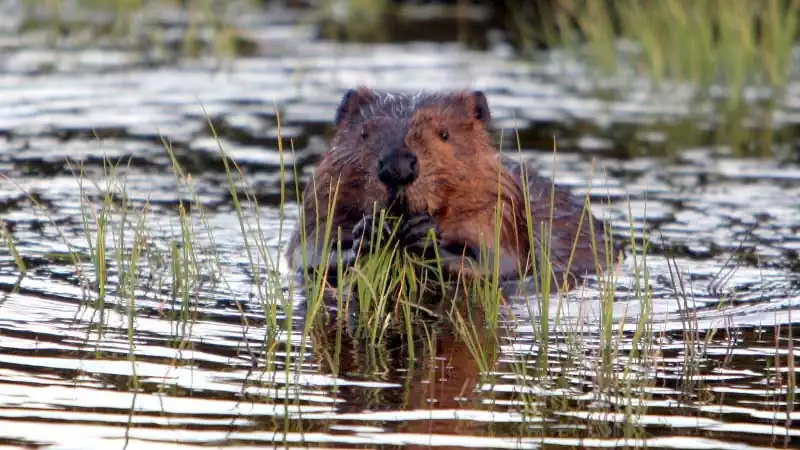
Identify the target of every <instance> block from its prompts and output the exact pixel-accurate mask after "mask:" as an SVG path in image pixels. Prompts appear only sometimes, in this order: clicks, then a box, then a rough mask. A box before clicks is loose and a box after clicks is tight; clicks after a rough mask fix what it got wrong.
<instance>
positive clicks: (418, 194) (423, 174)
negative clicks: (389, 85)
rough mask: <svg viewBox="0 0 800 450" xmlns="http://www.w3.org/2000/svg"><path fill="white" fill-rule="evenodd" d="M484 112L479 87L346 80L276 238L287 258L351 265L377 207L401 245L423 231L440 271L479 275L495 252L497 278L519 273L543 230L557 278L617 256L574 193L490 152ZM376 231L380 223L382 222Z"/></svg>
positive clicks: (424, 247)
mask: <svg viewBox="0 0 800 450" xmlns="http://www.w3.org/2000/svg"><path fill="white" fill-rule="evenodd" d="M491 119H492V118H491V112H490V109H489V105H488V100H487V98H486V95H485V94H484V93H483V92H482V91H477V90H461V91H450V92H418V93H413V94H411V93H391V92H382V91H376V90H373V89H370V88H366V87H359V88H356V89H349V90H348V91H347V92H346V93H345V94H344V96H343V98H342V99H341V102H340V104H339V106H338V108H337V110H336V114H335V119H334V124H335V133H334V136H333V138H332V141H331V144H330V147H329V149H328V151H327V152H326V153H325V154H324V155H323V157H322V159H321V161H320V162H319V163H318V165H317V167H316V170H315V172H314V175H313V178H312V180H311V182H310V183H309V184H308V185H307V186H306V188H305V189H304V191H303V196H302V207H301V217H300V222H299V224H298V226H297V228H296V229H295V231H294V232H293V234H292V236H291V238H290V241H289V245H288V247H287V249H286V257H287V259H288V261H289V264H290V266H292V267H297V268H298V269H299V270H302V269H306V270H308V269H316V268H318V267H320V266H324V265H326V264H327V265H328V271H329V272H328V273H329V275H333V274H336V273H337V267H336V266H337V263H338V262H339V261H340V262H341V263H342V264H344V265H350V264H352V263H353V262H354V261H355V259H356V258H357V256H358V255H359V254H363V249H364V248H365V243H366V242H371V240H372V238H373V236H372V235H371V231H370V230H373V225H374V223H373V222H374V220H375V217H376V216H375V212H376V208H377V209H378V210H380V209H385V210H387V211H391V212H392V213H393V214H394V215H395V216H397V217H399V218H400V219H399V220H400V225H399V228H398V229H396V230H395V231H394V236H395V238H396V240H397V242H398V243H399V244H400V245H401V246H402V247H403V248H404V249H405V250H406V251H408V252H409V253H411V254H417V255H430V254H431V253H430V249H432V246H431V245H430V242H428V241H427V240H426V238H427V237H431V236H432V237H434V238H435V240H436V243H437V247H438V249H437V251H436V253H435V254H436V255H437V256H438V257H439V258H440V261H441V263H442V268H443V269H444V271H445V272H446V273H449V274H464V275H467V276H479V275H481V274H484V273H485V271H486V270H492V271H493V270H496V269H497V267H496V266H494V264H495V263H496V262H499V276H500V277H501V278H502V279H520V278H523V277H524V276H526V275H529V274H530V273H531V271H532V266H533V262H532V259H533V255H539V254H540V253H538V252H537V251H536V249H539V250H541V249H542V243H543V240H544V239H545V236H547V235H549V237H550V253H549V257H550V259H551V261H552V267H553V271H554V275H555V276H557V277H558V278H559V281H563V280H564V278H565V277H569V278H571V279H572V280H573V281H574V280H576V279H578V278H579V277H580V276H582V275H592V274H596V273H598V272H599V271H601V270H603V265H604V264H605V262H606V261H607V258H606V257H607V254H608V253H609V252H613V255H611V256H614V258H615V259H616V257H617V254H618V252H619V251H620V246H619V245H616V244H612V245H607V239H606V235H607V233H605V231H606V225H607V224H606V223H605V222H604V221H602V220H600V219H598V218H596V217H595V216H593V215H591V214H589V213H588V212H586V213H585V212H584V211H585V204H584V201H583V198H580V197H576V196H574V195H573V194H572V193H571V192H570V191H569V190H568V189H567V188H565V187H563V186H560V185H558V184H555V183H553V181H552V180H550V179H548V178H546V177H543V176H541V175H539V174H538V173H536V170H535V169H534V168H533V167H532V166H531V165H530V164H529V163H521V162H518V161H516V160H514V159H512V158H511V157H508V156H503V155H501V154H500V153H499V152H498V151H497V150H496V149H495V148H494V147H493V145H492V143H491V138H490V130H491ZM526 185H527V191H528V192H527V194H526V193H525V191H524V189H523V186H526ZM332 201H334V202H333V207H331V204H332V203H331V202H332ZM526 202H527V204H528V205H529V206H530V209H526V208H525V206H524V205H525V203H526ZM498 207H499V210H498ZM498 211H499V214H498ZM329 212H331V213H332V215H331V216H330V217H328V214H329ZM551 216H552V222H551ZM496 218H499V220H500V222H499V226H496ZM550 223H552V227H545V226H543V225H545V224H550ZM387 224H388V222H387ZM328 225H330V227H331V228H330V230H331V231H332V232H331V238H330V239H329V240H328V242H329V244H328V245H329V251H328V252H326V251H325V248H324V245H325V239H323V235H324V234H325V230H326V227H327V226H328ZM547 229H549V230H550V231H549V232H546V231H545V230H547ZM496 231H499V235H498V234H497V233H496ZM379 232H380V233H383V234H385V235H387V236H388V235H389V234H391V233H390V232H391V230H390V229H389V226H388V225H385V226H384V228H383V229H382V230H380V231H379ZM301 233H304V234H305V236H306V239H305V245H303V239H301ZM531 236H533V239H530V237H531ZM337 239H339V241H338V242H340V243H341V247H340V248H341V249H342V250H343V251H342V254H341V257H340V258H338V257H335V256H334V254H335V253H336V249H337V248H339V247H338V245H339V244H338V243H337ZM324 254H328V255H329V258H328V261H323V260H322V259H323V255H324ZM495 258H496V259H495ZM487 261H488V263H489V264H488V265H487V264H485V263H486V262H487ZM539 262H540V260H539V259H538V257H537V259H536V263H537V264H538V263H539ZM298 266H299V267H298ZM540 267H541V266H540ZM329 280H330V281H334V282H335V277H331V278H329Z"/></svg>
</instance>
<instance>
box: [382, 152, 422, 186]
mask: <svg viewBox="0 0 800 450" xmlns="http://www.w3.org/2000/svg"><path fill="white" fill-rule="evenodd" d="M418 175H419V164H417V156H416V155H415V154H413V153H411V152H409V151H404V150H401V151H396V152H391V153H389V154H388V155H387V156H386V157H384V158H381V160H380V161H378V179H380V180H381V182H382V183H383V184H385V185H386V186H388V187H391V188H396V187H403V186H407V185H409V184H411V183H413V182H414V180H416V179H417V176H418Z"/></svg>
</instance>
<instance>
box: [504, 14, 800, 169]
mask: <svg viewBox="0 0 800 450" xmlns="http://www.w3.org/2000/svg"><path fill="white" fill-rule="evenodd" d="M511 4H514V2H511ZM552 15H553V18H552V20H550V21H545V22H544V23H543V29H531V28H530V27H525V26H524V25H525V24H524V23H522V24H519V27H520V29H521V30H522V34H523V36H527V37H528V38H532V37H534V36H538V37H539V38H540V39H542V40H544V41H546V42H549V43H550V44H551V45H556V46H565V47H566V48H568V49H570V50H572V51H574V52H577V53H579V54H581V55H583V56H585V57H586V59H587V61H588V62H589V66H590V67H591V68H593V69H596V70H597V71H598V74H599V76H600V77H599V78H603V77H606V76H623V77H624V76H625V75H626V74H630V73H631V72H632V73H633V75H634V76H644V77H646V78H648V79H650V80H652V81H653V83H654V85H655V87H656V88H663V89H665V90H667V91H668V90H670V89H674V88H675V86H676V85H683V86H690V87H691V89H692V90H693V92H694V94H693V95H694V100H693V103H692V105H693V109H694V110H695V113H696V114H697V115H698V117H703V115H702V112H703V111H705V110H706V109H708V108H709V107H710V108H711V110H712V111H713V116H714V117H713V120H712V123H711V126H712V129H713V133H712V134H713V136H712V138H713V143H714V144H717V143H719V144H723V145H731V146H732V147H733V149H734V151H735V152H736V153H737V154H740V155H771V154H772V134H773V123H772V110H773V108H774V107H775V105H776V104H778V103H779V102H781V101H782V99H783V97H784V93H785V89H786V86H787V83H788V81H789V77H790V74H791V71H792V67H793V61H792V52H793V49H794V47H795V45H796V43H797V37H798V31H799V30H800V22H799V21H800V2H798V1H796V0H765V1H755V2H750V1H746V0H745V1H739V0H732V1H727V0H698V1H694V0H663V1H658V2H648V1H642V0H622V1H614V2H607V1H594V0H577V1H559V2H556V3H555V5H554V7H553V8H552ZM623 42H626V43H630V44H633V46H624V45H621V43H623ZM623 79H624V78H623ZM753 88H759V89H760V94H759V95H758V96H755V97H757V98H753V97H754V96H753V95H752V94H753V93H755V92H756V91H755V90H753ZM748 90H749V94H748ZM748 96H749V97H750V98H748ZM665 119H667V122H669V121H670V120H668V119H669V117H667V118H665ZM695 121H697V119H696V120H695ZM690 128H691V129H690V130H687V129H685V127H681V129H679V130H676V131H675V133H674V134H672V135H671V136H670V138H671V139H684V140H685V139H687V136H686V134H687V132H689V133H691V135H692V139H693V142H694V143H703V142H704V141H705V140H707V139H708V132H707V131H706V130H704V129H703V128H702V127H699V128H698V127H696V126H695V127H690Z"/></svg>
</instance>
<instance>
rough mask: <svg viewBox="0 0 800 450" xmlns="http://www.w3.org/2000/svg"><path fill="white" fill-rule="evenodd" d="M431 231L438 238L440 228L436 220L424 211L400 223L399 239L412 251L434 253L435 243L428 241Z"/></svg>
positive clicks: (422, 253)
mask: <svg viewBox="0 0 800 450" xmlns="http://www.w3.org/2000/svg"><path fill="white" fill-rule="evenodd" d="M431 231H433V237H434V238H435V239H438V237H439V228H438V226H437V225H436V221H435V220H434V218H433V217H431V216H430V215H429V214H427V213H422V214H418V215H416V216H413V217H411V218H409V219H408V220H406V221H405V222H403V223H402V224H401V225H400V230H398V239H399V240H400V243H401V244H402V245H403V247H405V248H406V250H407V251H409V252H410V253H415V254H418V255H424V254H433V243H432V242H428V236H429V235H430V232H431Z"/></svg>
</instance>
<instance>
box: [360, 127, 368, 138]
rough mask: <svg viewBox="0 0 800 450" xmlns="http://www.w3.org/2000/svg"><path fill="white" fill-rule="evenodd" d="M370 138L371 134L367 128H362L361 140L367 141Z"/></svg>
mask: <svg viewBox="0 0 800 450" xmlns="http://www.w3.org/2000/svg"><path fill="white" fill-rule="evenodd" d="M368 137H369V133H368V132H367V127H363V128H361V139H367V138H368Z"/></svg>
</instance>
